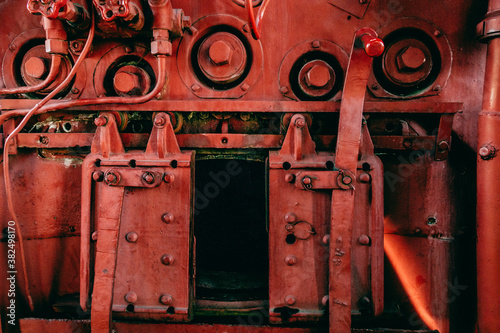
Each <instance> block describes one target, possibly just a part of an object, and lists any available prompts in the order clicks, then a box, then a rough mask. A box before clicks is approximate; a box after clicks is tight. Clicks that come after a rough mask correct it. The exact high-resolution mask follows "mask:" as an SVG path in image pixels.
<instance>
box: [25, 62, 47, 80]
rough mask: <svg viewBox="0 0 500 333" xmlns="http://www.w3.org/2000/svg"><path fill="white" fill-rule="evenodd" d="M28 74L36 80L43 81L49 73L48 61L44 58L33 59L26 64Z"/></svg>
mask: <svg viewBox="0 0 500 333" xmlns="http://www.w3.org/2000/svg"><path fill="white" fill-rule="evenodd" d="M24 70H25V71H26V74H28V75H29V76H31V77H32V78H35V79H41V78H42V77H44V76H45V75H46V74H47V72H48V67H47V61H46V59H44V58H39V57H31V58H29V59H28V60H27V61H26V63H25V64H24Z"/></svg>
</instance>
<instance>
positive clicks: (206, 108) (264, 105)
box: [0, 99, 463, 114]
mask: <svg viewBox="0 0 500 333" xmlns="http://www.w3.org/2000/svg"><path fill="white" fill-rule="evenodd" d="M37 102H39V100H35V99H3V100H0V110H3V111H5V110H17V109H29V108H32V107H33V106H35V104H36V103H37ZM52 104H57V101H54V102H49V103H47V105H52ZM462 108H463V103H455V102H449V103H436V102H405V101H403V102H395V101H390V102H388V101H366V102H365V106H364V112H365V113H437V114H443V113H457V112H460V111H462ZM103 110H113V111H163V112H168V111H174V112H232V113H235V112H268V113H273V112H280V113H281V112H339V111H340V102H329V101H327V102H296V101H241V100H222V101H221V100H210V99H205V100H196V101H186V100H160V101H158V100H155V101H150V102H147V103H144V104H116V105H91V106H85V107H80V108H71V109H68V111H77V112H88V111H93V112H98V111H103Z"/></svg>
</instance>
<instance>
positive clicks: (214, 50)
mask: <svg viewBox="0 0 500 333" xmlns="http://www.w3.org/2000/svg"><path fill="white" fill-rule="evenodd" d="M208 56H209V57H210V61H212V63H213V64H214V65H216V66H224V65H228V64H229V63H230V62H231V58H232V56H233V50H232V49H231V47H230V46H229V45H228V44H227V43H226V42H225V41H223V40H218V41H215V42H214V43H213V44H212V45H210V48H209V49H208Z"/></svg>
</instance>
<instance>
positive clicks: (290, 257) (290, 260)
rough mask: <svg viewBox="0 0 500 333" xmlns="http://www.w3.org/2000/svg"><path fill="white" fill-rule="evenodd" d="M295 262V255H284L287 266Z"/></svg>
mask: <svg viewBox="0 0 500 333" xmlns="http://www.w3.org/2000/svg"><path fill="white" fill-rule="evenodd" d="M296 263H297V257H296V256H294V255H293V254H290V255H288V256H286V257H285V264H287V265H288V266H293V265H295V264H296Z"/></svg>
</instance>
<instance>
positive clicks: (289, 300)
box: [285, 295, 297, 305]
mask: <svg viewBox="0 0 500 333" xmlns="http://www.w3.org/2000/svg"><path fill="white" fill-rule="evenodd" d="M296 301H297V299H296V298H295V296H293V295H288V296H287V297H285V303H286V304H288V305H294V304H295V302H296Z"/></svg>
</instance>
